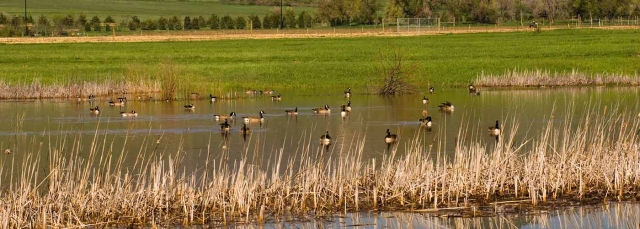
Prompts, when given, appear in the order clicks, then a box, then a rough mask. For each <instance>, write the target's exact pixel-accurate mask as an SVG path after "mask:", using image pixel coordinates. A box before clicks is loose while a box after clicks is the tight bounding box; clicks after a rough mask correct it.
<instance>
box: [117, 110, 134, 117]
mask: <svg viewBox="0 0 640 229" xmlns="http://www.w3.org/2000/svg"><path fill="white" fill-rule="evenodd" d="M120 115H122V117H138V113H136V111H131V112H120Z"/></svg>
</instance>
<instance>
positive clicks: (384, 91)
mask: <svg viewBox="0 0 640 229" xmlns="http://www.w3.org/2000/svg"><path fill="white" fill-rule="evenodd" d="M415 69H416V66H415V65H408V64H407V63H406V60H405V54H404V53H403V52H402V51H400V50H396V51H394V52H393V53H391V54H388V53H382V54H381V55H380V64H379V66H378V72H380V73H381V74H382V85H380V87H379V88H378V94H381V95H395V94H410V93H415V92H416V87H414V86H413V85H411V83H410V81H411V80H412V78H413V77H414V72H415Z"/></svg>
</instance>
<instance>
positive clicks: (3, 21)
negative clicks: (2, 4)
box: [0, 12, 9, 25]
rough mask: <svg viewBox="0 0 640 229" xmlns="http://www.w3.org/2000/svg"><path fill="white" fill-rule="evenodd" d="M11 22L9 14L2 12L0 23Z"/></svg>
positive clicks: (0, 13)
mask: <svg viewBox="0 0 640 229" xmlns="http://www.w3.org/2000/svg"><path fill="white" fill-rule="evenodd" d="M8 22H9V16H7V15H6V14H4V13H2V12H0V25H4V24H7V23H8Z"/></svg>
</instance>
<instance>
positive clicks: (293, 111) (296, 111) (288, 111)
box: [284, 107, 298, 115]
mask: <svg viewBox="0 0 640 229" xmlns="http://www.w3.org/2000/svg"><path fill="white" fill-rule="evenodd" d="M284 112H287V114H288V115H298V107H296V109H293V110H285V111H284Z"/></svg>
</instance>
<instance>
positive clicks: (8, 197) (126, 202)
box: [0, 107, 640, 228]
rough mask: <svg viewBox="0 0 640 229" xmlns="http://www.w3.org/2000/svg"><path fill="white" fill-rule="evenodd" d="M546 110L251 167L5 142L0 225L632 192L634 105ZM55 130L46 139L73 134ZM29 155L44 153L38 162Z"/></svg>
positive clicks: (585, 198)
mask: <svg viewBox="0 0 640 229" xmlns="http://www.w3.org/2000/svg"><path fill="white" fill-rule="evenodd" d="M554 120H555V118H554V117H553V115H552V117H551V118H550V119H549V121H548V123H547V124H546V125H547V126H546V127H545V131H543V132H542V133H540V135H539V136H536V137H534V138H533V139H529V140H523V141H520V142H523V143H522V144H515V143H514V142H515V141H516V139H514V138H515V133H516V132H517V131H518V125H517V124H510V123H509V122H508V121H507V122H505V124H504V125H503V133H504V135H503V138H502V139H503V140H501V141H500V142H498V143H497V144H495V145H494V143H489V144H488V145H485V144H481V143H479V141H475V140H473V139H476V138H473V137H471V138H467V137H463V136H467V134H466V133H465V130H460V137H459V139H460V141H458V142H457V146H456V148H455V150H454V152H453V154H452V155H450V154H448V153H445V152H444V151H442V150H440V149H435V150H433V151H432V150H431V147H430V146H426V145H425V144H423V143H422V142H421V141H420V140H419V138H416V139H414V140H407V141H406V143H405V144H404V147H406V151H407V153H406V154H405V155H397V151H396V150H395V149H393V150H391V152H390V153H389V154H387V155H385V156H384V158H383V159H382V160H375V159H371V160H368V159H364V158H363V155H364V152H363V148H364V147H363V146H364V144H367V143H366V140H357V139H360V138H361V136H353V138H352V139H336V140H337V141H338V142H339V143H337V144H347V145H346V147H344V149H345V150H340V151H337V150H334V149H333V148H329V149H328V150H323V148H322V147H319V146H318V144H317V139H316V136H309V137H308V138H303V140H301V142H300V143H299V144H300V145H301V146H302V147H301V148H300V149H299V150H298V152H291V153H290V154H291V155H297V156H295V157H294V158H291V159H282V158H283V152H282V151H279V152H278V153H276V155H272V156H271V157H270V158H271V159H269V160H270V162H269V163H267V164H269V165H270V166H268V167H260V166H258V165H255V164H251V163H249V161H250V159H251V158H253V157H256V156H257V155H261V154H264V152H262V151H260V150H256V151H254V152H253V153H254V154H256V155H251V153H252V152H251V151H250V150H247V151H246V152H245V156H244V159H242V160H240V161H235V162H232V161H228V159H227V157H226V156H225V155H226V153H227V151H226V150H224V149H225V148H223V149H222V150H217V149H216V147H215V146H209V147H208V148H207V149H208V150H207V152H206V159H205V158H203V159H202V160H203V161H204V162H205V164H204V166H202V167H201V168H198V169H197V171H198V172H193V173H192V172H186V171H185V168H183V167H182V165H181V163H180V162H181V160H180V158H181V153H180V152H178V153H175V154H174V156H170V157H163V156H161V155H163V154H168V153H167V152H161V151H157V149H158V148H162V146H161V145H160V147H156V145H155V144H156V139H153V138H154V137H152V136H147V137H145V140H144V143H143V144H142V146H140V148H141V149H140V150H139V152H138V151H136V152H135V153H136V154H139V155H140V156H138V157H136V158H137V159H136V162H135V166H133V168H126V169H125V168H124V167H123V160H124V156H123V155H125V154H126V151H124V150H123V152H122V153H121V154H120V155H121V156H119V157H115V156H113V155H114V154H113V153H112V151H111V150H112V149H111V145H112V144H113V143H112V142H109V141H107V137H106V136H103V135H101V134H100V131H96V134H95V136H94V139H93V143H92V144H91V147H90V148H89V149H83V148H82V147H72V150H70V151H69V150H66V151H65V150H62V148H59V147H58V146H56V145H53V146H49V147H48V148H47V147H46V146H45V148H42V146H40V148H38V147H34V148H33V149H31V150H28V151H20V150H19V149H18V150H13V152H14V153H13V154H11V155H12V156H11V157H14V155H22V158H23V162H22V164H21V166H20V167H21V168H22V169H20V170H19V171H15V170H13V168H14V166H11V167H3V168H2V169H1V170H0V173H1V174H3V175H4V176H3V177H5V180H2V181H1V182H2V184H3V186H2V188H3V190H2V192H1V193H0V202H1V203H2V204H0V227H3V228H16V227H70V226H91V225H94V226H104V225H151V226H154V225H175V224H184V225H192V224H213V225H223V224H229V223H237V222H242V223H254V222H264V221H266V220H273V219H291V218H293V217H296V216H305V215H309V214H313V215H314V216H315V217H321V216H326V215H333V214H342V213H345V212H357V211H380V210H408V211H414V212H438V211H441V210H456V212H458V213H457V214H458V215H459V216H469V217H470V216H481V215H493V214H495V211H496V210H495V209H497V206H504V205H509V204H513V203H522V205H519V206H524V207H523V208H520V210H519V211H526V210H527V209H528V207H527V206H540V205H545V204H550V203H557V202H560V201H576V202H577V203H580V202H593V201H596V202H601V201H603V200H629V199H637V198H638V197H639V196H638V194H637V193H638V190H639V189H640V167H639V166H638V165H640V145H639V144H638V135H637V132H638V128H639V125H638V124H639V122H638V119H637V118H636V117H635V114H633V115H631V114H627V113H623V112H618V111H617V110H615V109H614V110H609V109H607V108H606V107H605V108H604V109H591V112H588V113H587V114H585V115H584V116H582V117H570V116H567V117H565V121H564V123H562V124H560V126H555V125H556V123H554ZM573 120H578V121H577V123H573V122H572V121H573ZM482 132H483V133H484V131H482ZM483 137H486V136H483ZM68 138H71V137H68ZM65 139H66V138H65ZM65 139H62V140H58V141H57V142H62V143H61V145H63V144H65V143H66V144H77V143H73V142H66V140H65ZM305 139H306V140H305ZM407 139H408V138H407ZM72 141H73V140H72ZM125 141H126V140H125ZM161 144H162V143H161ZM169 144H176V143H169ZM349 144H351V145H349ZM396 146H397V147H398V145H396ZM436 148H437V147H436ZM39 155H47V156H46V157H47V158H48V159H47V160H46V164H41V163H42V161H43V160H40V159H39V157H40V156H39ZM143 155H147V156H143ZM213 155H216V156H215V157H214V156H213ZM5 156H6V155H5ZM42 157H45V156H42ZM203 157H204V156H203ZM4 158H5V159H3V160H14V159H11V158H9V159H6V158H8V157H4ZM16 167H18V166H16ZM6 177H9V178H6ZM508 201H514V202H508ZM486 206H489V208H486ZM483 209H484V210H483ZM486 209H490V210H486Z"/></svg>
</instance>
